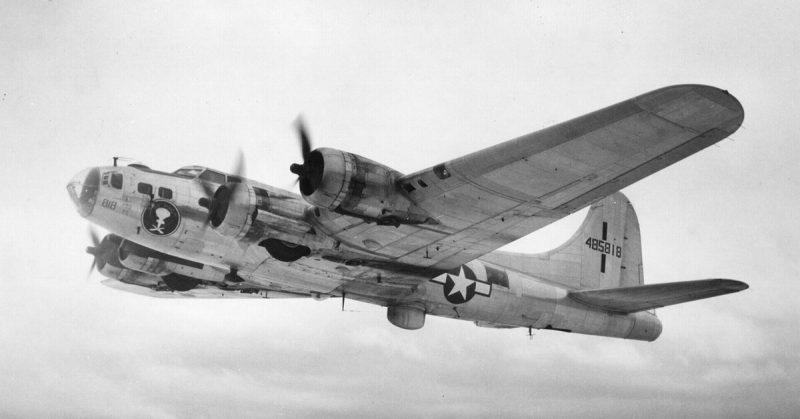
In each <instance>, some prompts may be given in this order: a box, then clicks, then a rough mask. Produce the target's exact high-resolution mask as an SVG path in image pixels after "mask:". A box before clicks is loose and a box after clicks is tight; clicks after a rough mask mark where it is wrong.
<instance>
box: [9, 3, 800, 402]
mask: <svg viewBox="0 0 800 419" xmlns="http://www.w3.org/2000/svg"><path fill="white" fill-rule="evenodd" d="M799 20H800V6H798V5H797V3H796V2H791V1H786V2H778V1H775V2H767V3H758V4H757V3H756V2H729V1H709V2H697V1H662V2H636V1H630V2H614V1H609V2H602V4H601V3H598V2H538V1H529V2H492V4H491V7H490V5H489V4H488V3H485V2H448V1H441V2H435V1H434V2H431V1H421V2H381V1H349V2H348V1H342V2H335V4H334V2H321V1H319V2H304V1H296V0H293V1H288V2H258V1H253V2H236V1H233V2H218V3H217V2H204V1H191V2H190V1H185V2H171V3H169V4H164V3H161V2H145V1H141V2H140V1H137V2H112V1H108V2H105V1H104V2H100V1H97V2H93V1H82V2H65V1H60V0H54V1H13V0H12V1H2V2H0V141H1V142H2V154H1V155H2V165H0V174H2V176H3V179H5V185H4V188H3V196H4V199H3V205H0V228H1V229H2V231H3V232H4V234H3V236H4V238H5V239H4V240H2V242H1V243H0V268H2V272H3V277H2V279H0V394H2V397H0V399H2V402H0V416H3V417H31V416H39V417H41V416H68V417H98V416H119V417H143V416H146V417H159V418H160V417H163V418H170V417H203V416H208V417H220V416H227V417H239V416H242V415H249V416H256V415H259V416H271V417H309V416H311V415H312V414H316V415H320V416H323V417H343V418H344V417H347V418H349V417H409V416H426V417H459V418H461V417H530V416H535V417H587V416H588V417H676V416H683V417H686V416H688V417H726V418H727V417H797V416H798V415H800V385H798V381H800V351H798V348H800V315H799V314H798V312H797V309H796V304H797V302H798V301H799V300H800V285H798V284H799V283H800V275H798V274H799V273H800V244H798V237H800V221H798V218H797V215H796V212H797V208H798V198H797V197H798V192H800V165H798V164H797V161H798V157H800V143H798V141H797V140H796V138H795V132H796V129H797V124H798V117H797V116H798V115H800V105H798V97H800V65H798V51H800V26H798V25H797V22H798V21H799ZM680 83H702V84H710V85H714V86H717V87H720V88H723V89H727V90H729V91H730V92H731V93H732V94H734V95H735V96H736V97H737V98H738V99H739V100H740V101H741V102H742V104H743V105H744V108H745V113H746V116H745V120H744V126H743V127H742V128H741V129H740V130H739V131H738V132H737V133H735V134H734V135H733V136H732V137H731V138H730V139H727V140H724V141H722V142H720V143H718V144H717V145H715V146H712V147H710V148H708V149H706V150H704V151H702V152H700V153H698V154H696V155H694V156H692V157H690V158H688V159H686V160H684V161H682V162H679V163H677V164H675V165H673V166H671V167H668V168H667V169H665V170H663V171H661V172H659V173H657V174H654V175H652V176H650V177H648V178H646V179H644V180H642V181H640V182H638V183H636V184H634V185H632V186H630V187H628V188H626V189H624V190H623V192H625V193H626V194H627V195H628V197H629V198H630V199H631V201H632V202H633V204H634V206H635V208H636V209H637V212H638V215H639V220H640V222H641V226H642V240H643V256H644V262H645V281H646V282H647V283H658V282H670V281H681V280H692V279H702V278H713V277H723V278H733V279H739V280H743V281H746V282H748V283H749V284H750V289H749V290H747V291H744V292H741V293H737V294H733V295H728V296H723V297H718V298H714V299H710V300H704V301H699V302H693V303H688V304H684V305H679V306H673V307H670V308H665V309H661V310H658V314H659V317H660V318H661V320H662V322H663V325H664V332H663V334H662V335H661V337H660V338H659V339H658V340H657V341H655V342H653V343H643V342H635V341H625V340H615V339H610V338H601V337H592V336H580V335H572V334H563V333H559V332H550V331H540V332H535V335H534V336H533V337H532V338H530V339H529V338H528V336H527V331H525V330H523V329H516V330H488V329H481V328H477V327H475V326H474V325H473V324H472V323H468V322H459V321H455V320H448V319H439V318H433V317H429V318H428V319H427V324H426V325H425V327H424V328H423V329H422V330H419V331H406V330H401V329H398V328H396V327H394V326H392V325H390V324H389V323H388V322H387V321H386V318H385V311H384V310H383V309H381V308H380V307H377V306H369V305H365V304H358V303H354V302H350V303H348V307H347V308H348V311H346V312H341V311H340V308H339V304H340V302H339V301H337V300H328V301H325V302H316V301H313V300H307V301H306V300H294V301H292V300H286V301H280V300H278V301H266V300H252V301H251V300H228V301H211V300H171V299H163V300H162V299H152V298H146V297H143V296H138V295H134V294H128V293H124V292H121V291H116V290H112V289H110V288H107V287H104V286H103V285H101V284H100V283H99V281H100V279H101V277H100V275H98V274H96V273H95V274H93V275H92V276H91V278H90V279H89V280H86V279H85V275H86V271H87V269H88V267H89V265H90V263H91V257H90V256H89V255H87V254H85V253H84V249H85V247H86V246H87V245H88V244H89V243H90V241H89V238H88V235H87V225H86V224H87V223H86V221H85V220H83V219H82V218H80V217H79V216H78V214H77V212H76V210H75V208H74V207H73V205H72V202H71V201H70V200H69V198H68V196H67V193H66V190H65V185H66V183H67V181H68V180H69V179H70V178H71V177H72V176H73V175H74V174H75V173H77V172H78V171H79V170H81V169H83V168H85V167H89V166H96V165H107V164H110V163H111V157H112V156H115V155H117V156H127V157H131V158H133V159H136V160H140V161H142V162H145V163H146V164H148V165H150V166H151V167H153V168H156V169H161V170H167V171H171V170H174V169H176V168H178V167H180V166H184V165H189V164H201V165H207V166H211V167H215V168H219V169H222V170H226V169H230V168H232V167H233V164H234V160H235V157H236V152H237V149H239V148H241V149H242V150H243V151H244V152H245V154H246V156H247V162H248V166H247V167H248V176H249V177H251V178H254V179H258V180H260V181H263V182H266V183H270V184H272V185H275V186H279V187H290V186H291V185H292V182H293V175H292V174H291V173H289V170H288V167H289V164H291V163H293V162H296V161H298V160H299V159H300V157H299V154H300V151H299V147H298V145H297V139H296V138H295V135H294V132H293V129H292V121H293V120H294V119H295V118H296V117H297V115H298V114H300V113H302V114H303V115H304V116H305V119H306V122H307V123H308V126H309V129H310V132H311V134H312V137H313V141H314V144H315V145H316V146H327V147H334V148H339V149H342V150H347V151H351V152H355V153H358V154H361V155H363V156H365V157H368V158H371V159H374V160H377V161H380V162H382V163H384V164H387V165H388V166H391V167H393V168H395V169H397V170H399V171H401V172H405V173H408V172H412V171H415V170H418V169H422V168H425V167H429V166H431V165H434V164H436V163H439V162H442V161H446V160H449V159H452V158H455V157H458V156H460V155H463V154H466V153H468V152H472V151H475V150H478V149H481V148H484V147H487V146H490V145H493V144H495V143H497V142H500V141H503V140H507V139H510V138H513V137H516V136H519V135H521V134H525V133H528V132H532V131H535V130H538V129H541V128H544V127H546V126H549V125H552V124H555V123H557V122H561V121H564V120H566V119H569V118H572V117H575V116H579V115H582V114H584V113H586V112H590V111H593V110H596V109H599V108H601V107H604V106H607V105H610V104H613V103H616V102H618V101H621V100H625V99H628V98H630V97H633V96H635V95H638V94H641V93H645V92H648V91H650V90H654V89H656V88H660V87H663V86H667V85H672V84H680ZM584 215H585V211H583V212H580V213H578V214H576V215H573V216H571V217H569V218H567V219H565V220H563V221H561V222H559V223H557V224H554V225H552V226H550V227H548V228H546V229H543V230H540V231H539V232H537V233H534V234H533V235H532V236H530V237H528V238H524V239H522V240H520V241H518V242H515V243H513V244H511V245H509V246H508V247H507V248H508V249H509V250H514V251H525V252H535V251H541V250H546V249H548V248H551V247H554V246H556V245H558V244H560V243H561V242H563V241H564V240H566V239H567V238H568V237H569V236H570V235H571V234H572V232H573V231H574V230H575V229H576V228H577V227H578V225H579V224H580V222H581V220H582V217H583V216H584Z"/></svg>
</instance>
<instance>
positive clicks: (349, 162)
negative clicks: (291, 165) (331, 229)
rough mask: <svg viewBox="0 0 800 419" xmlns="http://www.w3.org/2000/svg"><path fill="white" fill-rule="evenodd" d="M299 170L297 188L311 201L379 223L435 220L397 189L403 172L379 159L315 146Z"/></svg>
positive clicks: (320, 205)
mask: <svg viewBox="0 0 800 419" xmlns="http://www.w3.org/2000/svg"><path fill="white" fill-rule="evenodd" d="M293 170H294V169H293ZM301 170H302V172H303V176H301V177H300V192H301V193H302V194H303V198H304V199H305V200H306V201H308V202H309V203H311V204H313V205H316V206H318V207H321V208H326V209H329V210H332V211H335V212H338V213H340V214H345V215H351V216H354V217H358V218H362V219H364V220H367V221H370V222H376V223H378V224H383V225H395V226H398V225H400V224H436V222H435V220H433V219H432V218H431V217H429V216H428V215H427V214H426V213H425V212H424V211H423V210H422V209H420V208H418V207H417V206H416V205H414V203H413V202H412V201H411V200H410V199H409V198H408V196H407V195H406V194H405V193H404V192H403V191H402V190H401V188H400V187H399V184H398V179H400V178H401V177H402V176H403V175H402V174H401V173H400V172H398V171H396V170H394V169H391V168H389V167H387V166H384V165H382V164H380V163H376V162H374V161H372V160H370V159H367V158H365V157H361V156H359V155H356V154H353V153H347V152H344V151H341V150H336V149H332V148H318V149H316V150H314V151H312V152H311V153H309V155H308V159H307V160H306V161H305V163H304V167H303V168H302V169H301Z"/></svg>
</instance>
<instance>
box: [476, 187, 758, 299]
mask: <svg viewBox="0 0 800 419" xmlns="http://www.w3.org/2000/svg"><path fill="white" fill-rule="evenodd" d="M483 260H485V261H487V262H490V263H494V264H496V265H500V266H504V267H507V268H510V269H514V270H516V271H520V272H523V273H525V274H528V275H531V276H534V277H536V278H540V279H544V280H547V281H551V282H555V283H558V284H560V285H562V286H564V287H566V288H569V289H572V291H570V292H569V296H570V297H571V298H572V299H573V300H576V301H579V302H581V303H583V304H586V305H589V306H593V307H597V308H599V309H602V310H606V311H612V312H617V313H635V312H637V311H642V310H649V309H653V308H658V307H664V306H668V305H672V304H679V303H684V302H687V301H694V300H699V299H703V298H709V297H714V296H717V295H723V294H729V293H733V292H738V291H742V290H745V289H747V284H745V283H744V282H740V281H734V280H730V279H706V280H699V281H684V282H671V283H662V284H653V285H644V281H643V273H642V272H643V271H642V241H641V234H640V232H639V220H638V219H637V217H636V212H635V211H634V210H633V206H632V205H631V203H630V201H628V198H626V197H625V195H623V194H621V193H619V192H617V193H615V194H613V195H610V196H608V197H606V198H604V199H603V200H601V201H599V202H597V203H596V204H594V205H592V207H591V208H590V209H589V214H588V215H587V216H586V219H585V220H584V221H583V224H582V225H581V227H580V228H579V229H578V231H577V232H576V233H575V234H574V235H573V236H572V238H570V239H569V240H568V241H567V242H566V243H564V244H563V245H561V246H559V247H558V248H556V249H553V250H551V251H549V252H545V253H540V254H536V255H525V254H514V253H507V252H494V253H491V254H488V255H486V256H484V257H483Z"/></svg>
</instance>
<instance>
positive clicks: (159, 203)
mask: <svg viewBox="0 0 800 419" xmlns="http://www.w3.org/2000/svg"><path fill="white" fill-rule="evenodd" d="M180 224H181V213H180V212H178V208H177V207H175V205H173V204H172V202H169V201H164V200H160V199H159V200H155V201H153V202H152V203H151V205H150V207H149V208H145V210H144V211H142V227H143V228H144V229H145V231H147V232H148V233H150V234H154V235H156V236H166V235H168V234H172V233H173V232H174V231H175V230H177V229H178V226H179V225H180Z"/></svg>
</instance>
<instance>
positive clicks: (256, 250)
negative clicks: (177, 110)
mask: <svg viewBox="0 0 800 419" xmlns="http://www.w3.org/2000/svg"><path fill="white" fill-rule="evenodd" d="M97 169H98V170H99V172H100V173H101V174H103V175H107V174H110V173H117V174H119V175H121V176H122V179H123V184H122V187H121V188H114V187H111V186H110V185H108V184H100V185H99V186H98V188H97V193H96V198H95V200H94V203H93V207H92V208H90V212H89V213H88V214H85V215H84V214H82V215H84V217H85V218H87V219H88V220H89V221H91V222H92V223H94V224H97V225H99V226H101V227H103V228H105V229H107V230H108V231H110V232H111V233H113V234H115V235H118V236H120V237H122V238H124V239H125V240H129V241H131V242H134V243H136V244H139V245H141V246H145V247H147V248H150V249H153V250H155V251H158V252H162V253H165V254H168V255H172V256H176V257H179V258H183V259H187V260H191V261H195V262H198V263H201V264H203V265H204V267H203V268H202V269H192V268H188V267H186V266H182V265H179V264H168V266H169V267H170V269H171V270H172V271H174V272H176V273H181V274H184V275H189V276H192V277H197V278H199V279H202V280H203V281H208V283H220V284H222V281H223V278H224V276H225V274H226V273H227V272H229V271H231V269H236V270H237V271H238V275H239V276H240V277H241V278H242V279H244V282H243V283H242V284H236V285H235V286H236V287H251V288H265V289H278V290H284V291H286V292H290V293H293V294H296V295H309V296H313V297H317V298H325V297H343V298H344V297H346V298H348V299H353V300H360V301H364V302H368V303H373V304H380V305H386V306H390V305H402V306H407V307H417V308H419V309H420V310H422V311H423V312H424V313H426V314H430V315H435V316H441V317H449V318H457V319H462V320H469V321H474V322H475V323H476V324H477V325H479V326H484V327H498V328H504V327H528V328H535V329H553V330H561V331H570V332H574V333H582V334H591V335H601V336H610V337H618V338H628V339H636V340H645V341H652V340H655V339H656V338H657V337H658V336H659V334H660V333H661V323H660V321H659V320H658V318H657V317H656V316H655V315H654V313H651V312H646V311H645V312H638V313H633V314H618V313H612V312H608V311H603V310H598V309H595V308H592V307H589V306H587V305H584V304H581V303H579V302H577V301H574V300H573V299H571V298H569V297H568V292H569V291H570V288H568V287H566V286H564V285H562V284H559V283H558V282H555V281H553V280H552V279H549V278H547V276H546V275H545V274H543V273H541V272H520V271H515V270H513V269H509V268H507V266H513V264H507V265H506V266H503V264H502V263H497V261H498V260H503V258H504V257H507V258H512V257H513V256H500V257H494V258H492V260H493V261H494V262H495V263H489V262H486V261H482V260H480V259H479V260H476V261H473V262H471V265H472V268H473V269H472V270H473V271H475V272H477V276H478V277H479V278H478V279H479V280H480V279H481V278H480V277H481V276H482V275H483V276H484V277H485V275H486V274H485V268H486V267H494V268H496V269H501V270H503V271H504V272H505V273H506V275H507V283H503V284H497V283H495V284H492V285H491V287H490V288H489V292H488V293H485V294H488V295H474V296H472V297H471V298H470V299H469V300H468V301H466V302H463V303H458V304H454V303H453V302H452V301H449V300H448V298H447V297H448V296H447V295H446V294H447V291H444V290H443V288H444V287H443V285H442V284H441V283H439V282H435V281H432V279H434V277H437V276H441V275H443V273H441V272H432V271H426V270H425V269H419V270H416V271H415V270H413V269H412V270H404V269H399V270H398V269H395V268H393V267H391V266H390V265H387V266H388V267H384V266H380V265H378V266H376V265H370V264H361V263H347V262H345V263H343V261H351V260H354V261H357V260H369V259H370V258H374V255H372V254H369V253H365V252H364V251H363V249H356V248H350V247H348V246H347V245H346V244H344V243H339V242H337V241H336V240H334V239H333V238H330V237H320V235H321V234H322V233H319V231H320V229H317V232H316V233H315V235H314V237H310V236H309V235H308V234H301V233H298V231H300V230H298V229H296V228H295V229H294V230H293V227H297V226H298V225H303V226H307V225H311V226H314V223H315V217H314V216H313V211H314V208H313V207H312V206H311V205H309V204H308V203H306V202H305V201H304V200H303V199H302V197H300V196H298V195H296V194H293V193H291V192H289V191H285V190H281V189H278V188H274V187H271V186H268V185H265V184H261V183H258V182H254V181H251V180H247V179H243V180H242V181H243V183H244V184H246V185H248V186H251V187H257V188H261V189H262V190H265V191H267V192H268V194H269V196H270V197H271V199H270V200H269V203H268V206H269V209H268V210H267V212H270V214H272V215H276V216H277V217H278V218H269V219H270V220H273V219H275V220H279V221H273V223H284V224H286V223H288V224H292V225H288V224H287V225H277V224H273V225H265V227H264V228H265V231H264V233H263V234H265V235H266V236H273V237H279V238H281V239H282V240H286V239H287V238H292V239H293V240H290V241H292V242H293V243H297V244H302V245H307V246H309V247H310V248H311V249H312V254H311V255H310V256H308V257H303V258H301V259H299V260H297V261H295V262H291V263H286V262H281V261H279V260H277V259H275V258H273V257H271V256H270V254H269V253H268V252H267V251H265V249H264V248H263V247H261V246H259V245H258V243H257V241H247V240H244V239H243V238H242V237H238V238H237V237H230V236H226V235H224V234H221V233H220V232H219V231H217V230H216V229H214V228H212V227H211V226H209V224H208V222H207V217H208V209H207V208H205V207H204V206H202V205H201V201H202V199H203V198H207V192H206V189H205V188H204V187H203V185H202V184H201V181H200V180H198V179H192V178H188V177H180V176H175V175H172V174H167V173H161V172H155V171H150V170H142V169H140V168H136V167H117V166H107V167H99V168H97ZM78 181H80V179H78ZM139 184H148V185H151V186H152V188H153V196H152V197H151V196H150V195H147V194H144V193H141V192H139V190H138V185H139ZM217 186H218V185H214V187H217ZM159 188H166V189H169V190H170V191H171V198H169V199H166V198H160V197H159V196H158V191H159ZM272 197H279V198H272ZM152 200H167V201H169V202H171V203H172V204H174V205H175V207H176V208H177V209H178V211H179V212H180V221H179V225H178V226H177V228H176V229H175V231H174V232H172V233H171V234H168V235H155V234H151V233H150V232H149V231H148V228H147V226H146V225H145V224H144V221H143V213H144V212H145V210H146V209H147V208H148V206H150V205H152V203H151V201H152ZM385 228H386V229H393V228H394V227H392V226H386V227H385ZM293 231H295V233H292V232H293ZM485 279H486V278H484V280H485ZM231 286H232V284H226V285H225V286H224V287H222V288H225V289H230V287H231ZM166 292H169V291H166ZM187 293H189V294H191V291H187ZM227 295H229V294H228V293H225V292H221V293H220V294H219V296H220V297H224V296H227ZM343 295H344V296H343Z"/></svg>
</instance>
